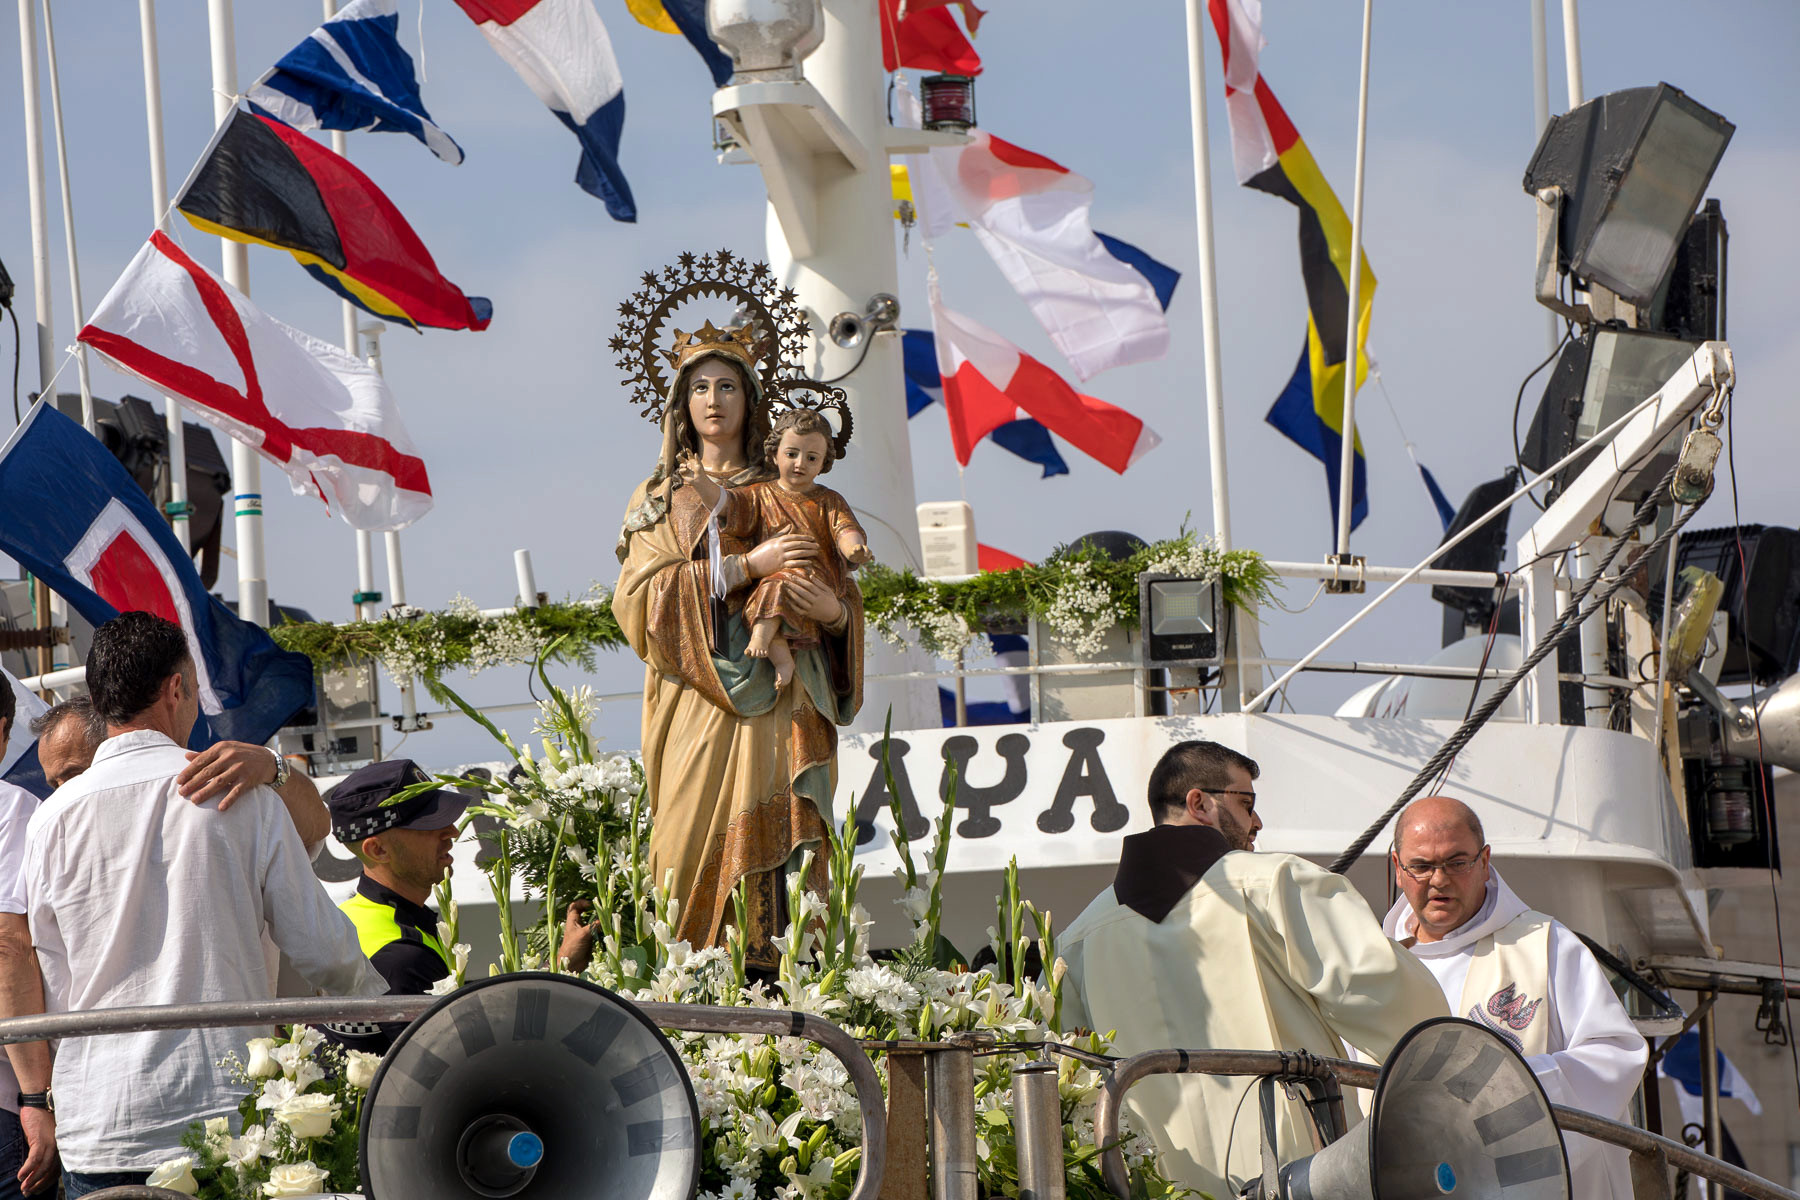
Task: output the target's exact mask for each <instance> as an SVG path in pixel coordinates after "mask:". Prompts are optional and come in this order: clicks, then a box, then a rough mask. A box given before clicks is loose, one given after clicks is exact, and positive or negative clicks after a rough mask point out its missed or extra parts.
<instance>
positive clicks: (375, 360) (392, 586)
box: [362, 321, 429, 733]
mask: <svg viewBox="0 0 1800 1200" xmlns="http://www.w3.org/2000/svg"><path fill="white" fill-rule="evenodd" d="M386 331H387V326H386V325H383V324H382V323H381V322H380V321H370V322H369V323H368V324H367V325H364V326H363V327H362V336H363V341H364V342H365V343H366V344H367V346H368V348H369V359H368V361H369V366H371V367H373V368H374V369H375V373H376V374H377V375H380V374H382V373H383V372H382V369H381V335H382V334H383V333H385V332H386ZM381 537H382V543H383V548H384V549H385V550H386V551H387V573H388V612H389V613H390V614H392V615H396V616H399V617H401V618H402V619H404V617H405V611H404V610H405V609H406V565H405V562H404V561H403V560H402V559H401V557H400V535H399V534H398V533H395V532H392V531H389V532H387V533H384V534H382V535H381ZM365 590H366V589H365ZM399 684H400V723H399V728H400V730H401V731H402V732H405V733H412V732H414V731H415V730H420V729H425V728H428V727H429V724H428V723H426V722H421V721H420V720H419V698H418V688H417V687H416V686H415V685H414V680H413V678H412V676H410V675H408V676H407V677H406V678H405V679H404V680H400V681H399Z"/></svg>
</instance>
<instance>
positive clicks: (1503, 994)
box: [1382, 796, 1648, 1200]
mask: <svg viewBox="0 0 1800 1200" xmlns="http://www.w3.org/2000/svg"><path fill="white" fill-rule="evenodd" d="M1394 828H1395V835H1394V836H1395V840H1394V850H1393V853H1392V854H1391V855H1390V859H1391V861H1392V863H1393V867H1394V882H1395V883H1396V884H1398V885H1399V887H1400V891H1401V893H1402V899H1400V900H1399V901H1398V902H1396V903H1395V905H1394V907H1393V909H1392V910H1391V911H1390V912H1389V913H1388V915H1387V920H1386V921H1385V922H1384V923H1383V925H1382V931H1383V932H1384V933H1386V934H1387V935H1388V936H1389V937H1391V938H1394V939H1396V940H1397V941H1399V943H1400V944H1401V945H1402V946H1405V947H1407V948H1408V949H1410V950H1411V951H1412V952H1413V954H1415V955H1416V956H1417V957H1418V959H1419V961H1420V962H1422V963H1424V964H1425V968H1426V969H1427V970H1429V971H1430V972H1431V973H1432V975H1434V976H1435V977H1436V978H1437V981H1438V986H1439V987H1441V988H1443V990H1444V998H1445V999H1446V1000H1448V1001H1449V1002H1450V1011H1451V1012H1452V1013H1454V1014H1455V1015H1456V1016H1459V1017H1466V1018H1468V1019H1469V1020H1471V1021H1475V1022H1477V1023H1479V1024H1482V1025H1485V1026H1487V1027H1488V1028H1489V1029H1491V1030H1493V1031H1494V1032H1495V1033H1497V1034H1499V1035H1500V1036H1501V1037H1503V1038H1505V1039H1506V1040H1507V1041H1509V1042H1511V1043H1512V1045H1513V1047H1514V1048H1515V1049H1517V1050H1518V1051H1519V1053H1520V1054H1522V1055H1524V1056H1525V1060H1526V1061H1527V1062H1529V1063H1530V1064H1531V1069H1532V1070H1533V1071H1534V1072H1535V1073H1536V1074H1537V1077H1538V1082H1539V1083H1541V1084H1543V1085H1544V1094H1545V1095H1547V1096H1549V1097H1550V1101H1551V1103H1553V1104H1566V1105H1569V1106H1570V1107H1572V1108H1580V1109H1585V1110H1587V1111H1588V1112H1591V1113H1597V1114H1598V1115H1600V1116H1602V1117H1612V1118H1614V1119H1615V1120H1616V1119H1620V1118H1623V1117H1624V1115H1625V1107H1626V1105H1628V1104H1629V1103H1630V1102H1631V1097H1632V1095H1633V1093H1635V1092H1636V1091H1637V1089H1638V1086H1639V1084H1640V1082H1641V1081H1642V1079H1643V1075H1644V1062H1645V1059H1646V1057H1647V1054H1648V1052H1647V1050H1646V1048H1645V1045H1644V1039H1643V1037H1642V1036H1640V1035H1639V1034H1638V1031H1637V1029H1636V1028H1635V1027H1634V1026H1633V1025H1632V1023H1631V1018H1630V1016H1628V1015H1627V1014H1626V1012H1625V1006H1624V1005H1623V1004H1621V1003H1619V998H1618V996H1617V995H1616V994H1614V992H1613V989H1612V985H1611V983H1609V982H1608V980H1607V977H1606V973H1605V972H1604V971H1603V970H1602V969H1601V967H1600V964H1599V963H1598V962H1597V961H1595V959H1594V956H1593V955H1592V954H1590V953H1589V952H1588V948H1587V947H1586V946H1584V945H1582V944H1581V939H1580V938H1578V937H1576V936H1575V934H1574V933H1573V932H1571V931H1570V930H1569V928H1568V927H1567V926H1565V925H1563V924H1562V923H1561V922H1560V921H1557V920H1555V919H1553V918H1551V917H1548V916H1546V915H1545V914H1543V913H1540V912H1533V911H1532V910H1531V909H1529V908H1527V907H1526V905H1525V902H1524V901H1523V900H1520V899H1519V897H1518V896H1517V895H1516V894H1515V893H1514V892H1513V890H1512V889H1511V888H1509V887H1507V886H1506V881H1505V880H1503V879H1501V878H1500V875H1499V873H1498V872H1496V871H1495V870H1494V868H1493V866H1492V864H1491V863H1490V862H1489V861H1488V860H1489V858H1490V856H1491V854H1492V848H1491V847H1489V846H1488V844H1487V835H1486V834H1485V833H1483V832H1482V828H1481V819H1480V818H1479V817H1477V816H1476V815H1475V813H1474V810H1472V809H1471V808H1469V806H1468V805H1466V804H1464V803H1462V801H1460V800H1453V799H1451V798H1450V797H1448V796H1426V797H1425V798H1423V799H1421V800H1416V801H1414V802H1413V803H1412V804H1411V805H1410V806H1408V807H1407V809H1406V810H1405V811H1404V812H1402V813H1401V814H1400V820H1399V823H1398V824H1397V825H1396V826H1395V827H1394ZM1564 1141H1566V1142H1567V1144H1568V1150H1569V1175H1570V1181H1571V1183H1572V1185H1573V1189H1572V1191H1571V1194H1572V1195H1575V1196H1580V1197H1582V1198H1583V1200H1588V1198H1590V1197H1592V1198H1596V1200H1629V1198H1630V1196H1631V1168H1630V1163H1629V1160H1628V1159H1627V1157H1626V1154H1625V1151H1623V1150H1614V1149H1612V1148H1611V1147H1607V1146H1603V1145H1602V1144H1601V1143H1599V1142H1595V1141H1592V1140H1590V1139H1588V1138H1585V1137H1582V1136H1581V1135H1579V1134H1565V1135H1564Z"/></svg>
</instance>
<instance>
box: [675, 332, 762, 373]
mask: <svg viewBox="0 0 1800 1200" xmlns="http://www.w3.org/2000/svg"><path fill="white" fill-rule="evenodd" d="M767 352H768V345H767V343H766V342H764V341H763V340H761V339H759V338H757V336H756V335H755V334H754V333H753V332H752V331H751V328H750V326H749V325H739V326H737V327H735V328H732V327H727V328H725V329H720V328H719V327H717V326H716V325H714V324H713V323H712V322H711V321H710V320H709V321H707V322H706V324H704V325H702V326H701V327H700V328H698V329H696V330H694V331H693V332H692V333H683V332H682V331H681V330H679V329H677V330H676V331H675V345H674V348H673V349H670V350H665V351H663V352H662V356H663V357H664V358H666V359H668V360H669V366H670V367H671V368H673V369H674V371H675V373H676V374H677V375H679V374H680V373H681V368H683V367H685V366H686V365H687V364H688V363H689V362H690V361H692V360H693V359H695V358H698V357H699V356H700V355H702V354H723V355H725V356H726V357H728V358H732V359H735V360H737V361H738V362H739V363H742V364H743V365H744V366H746V367H748V368H750V369H751V370H755V369H756V364H757V362H758V360H760V359H761V358H762V357H763V355H764V354H766V353H767Z"/></svg>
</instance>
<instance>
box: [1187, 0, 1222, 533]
mask: <svg viewBox="0 0 1800 1200" xmlns="http://www.w3.org/2000/svg"><path fill="white" fill-rule="evenodd" d="M1200 8H1201V0H1188V3H1187V35H1188V100H1189V103H1191V104H1192V105H1193V114H1192V115H1193V142H1194V225H1195V229H1196V237H1197V239H1198V242H1199V248H1200V336H1201V346H1202V349H1203V352H1204V354H1205V356H1206V444H1207V450H1208V451H1209V453H1210V456H1211V461H1212V510H1213V534H1214V536H1215V537H1217V538H1218V540H1219V549H1221V550H1229V549H1231V497H1230V490H1229V489H1228V488H1227V486H1226V475H1225V382H1224V368H1223V366H1222V365H1221V364H1220V362H1219V281H1218V272H1217V268H1216V265H1215V263H1214V260H1213V212H1212V158H1211V149H1210V147H1209V144H1208V138H1207V124H1206V41H1205V35H1204V31H1205V26H1204V25H1203V24H1202V17H1201V12H1200Z"/></svg>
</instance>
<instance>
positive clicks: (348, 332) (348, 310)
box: [320, 0, 375, 621]
mask: <svg viewBox="0 0 1800 1200" xmlns="http://www.w3.org/2000/svg"><path fill="white" fill-rule="evenodd" d="M320 8H321V10H322V11H323V13H324V16H325V19H326V20H327V21H329V20H331V18H333V17H335V16H337V8H338V6H337V0H322V3H321V5H320ZM331 151H332V153H333V154H336V155H338V156H339V157H340V158H346V159H347V158H349V157H350V138H349V136H348V135H347V134H346V133H345V132H344V131H343V130H342V129H334V130H332V131H331ZM338 307H339V309H340V310H341V311H340V316H341V317H342V319H343V323H344V337H343V346H344V353H345V354H348V355H349V356H350V357H351V358H361V357H362V348H361V345H360V343H359V341H358V338H357V333H356V313H357V308H356V305H354V304H352V303H350V302H349V301H348V300H342V301H339V302H338ZM354 532H355V534H356V591H357V594H358V595H360V596H366V595H369V594H370V593H372V592H374V590H375V539H374V537H373V536H371V535H370V533H369V531H368V530H366V529H358V530H355V531H354ZM356 619H357V620H359V621H372V620H374V619H375V603H374V601H372V600H361V601H358V602H357V605H356Z"/></svg>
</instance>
